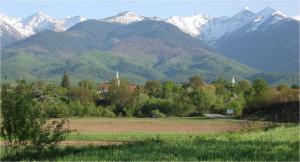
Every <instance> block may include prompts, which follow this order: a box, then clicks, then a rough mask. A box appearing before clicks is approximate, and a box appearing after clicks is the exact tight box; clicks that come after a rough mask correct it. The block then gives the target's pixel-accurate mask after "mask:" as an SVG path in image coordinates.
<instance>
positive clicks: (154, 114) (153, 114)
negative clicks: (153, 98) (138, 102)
mask: <svg viewBox="0 0 300 162" xmlns="http://www.w3.org/2000/svg"><path fill="white" fill-rule="evenodd" d="M165 116H166V115H165V114H163V113H161V112H160V111H159V110H158V109H155V110H152V111H151V117H152V118H163V117H165Z"/></svg>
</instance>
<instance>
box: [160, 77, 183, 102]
mask: <svg viewBox="0 0 300 162" xmlns="http://www.w3.org/2000/svg"><path fill="white" fill-rule="evenodd" d="M179 93H180V87H179V86H177V85H176V83H174V82H173V81H165V82H164V83H163V85H162V95H163V97H164V98H172V97H174V96H175V95H176V94H179Z"/></svg>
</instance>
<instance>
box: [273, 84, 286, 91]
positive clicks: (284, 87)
mask: <svg viewBox="0 0 300 162" xmlns="http://www.w3.org/2000/svg"><path fill="white" fill-rule="evenodd" d="M288 88H289V87H288V86H287V85H286V84H280V85H278V86H277V88H276V89H277V90H278V91H285V90H287V89H288Z"/></svg>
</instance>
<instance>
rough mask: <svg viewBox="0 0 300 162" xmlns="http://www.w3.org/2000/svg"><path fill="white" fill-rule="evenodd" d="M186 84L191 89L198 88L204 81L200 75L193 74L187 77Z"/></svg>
mask: <svg viewBox="0 0 300 162" xmlns="http://www.w3.org/2000/svg"><path fill="white" fill-rule="evenodd" d="M188 84H189V86H190V87H192V88H193V89H199V88H200V87H201V86H204V85H205V82H204V80H203V79H202V78H201V77H200V76H193V77H191V78H190V79H189V82H188Z"/></svg>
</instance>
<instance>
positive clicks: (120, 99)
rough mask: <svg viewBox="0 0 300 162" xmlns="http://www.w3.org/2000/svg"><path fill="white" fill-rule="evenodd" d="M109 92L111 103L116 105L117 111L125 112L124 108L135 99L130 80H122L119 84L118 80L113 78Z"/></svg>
mask: <svg viewBox="0 0 300 162" xmlns="http://www.w3.org/2000/svg"><path fill="white" fill-rule="evenodd" d="M108 93H109V94H108V96H109V99H110V101H111V103H112V104H114V105H116V108H117V110H116V113H123V114H125V112H124V108H125V107H126V106H127V105H128V104H130V103H131V101H132V100H133V94H132V92H131V91H130V89H129V84H128V82H127V81H126V80H120V84H119V85H118V80H115V79H114V80H112V81H111V82H110V86H109V90H108Z"/></svg>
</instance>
